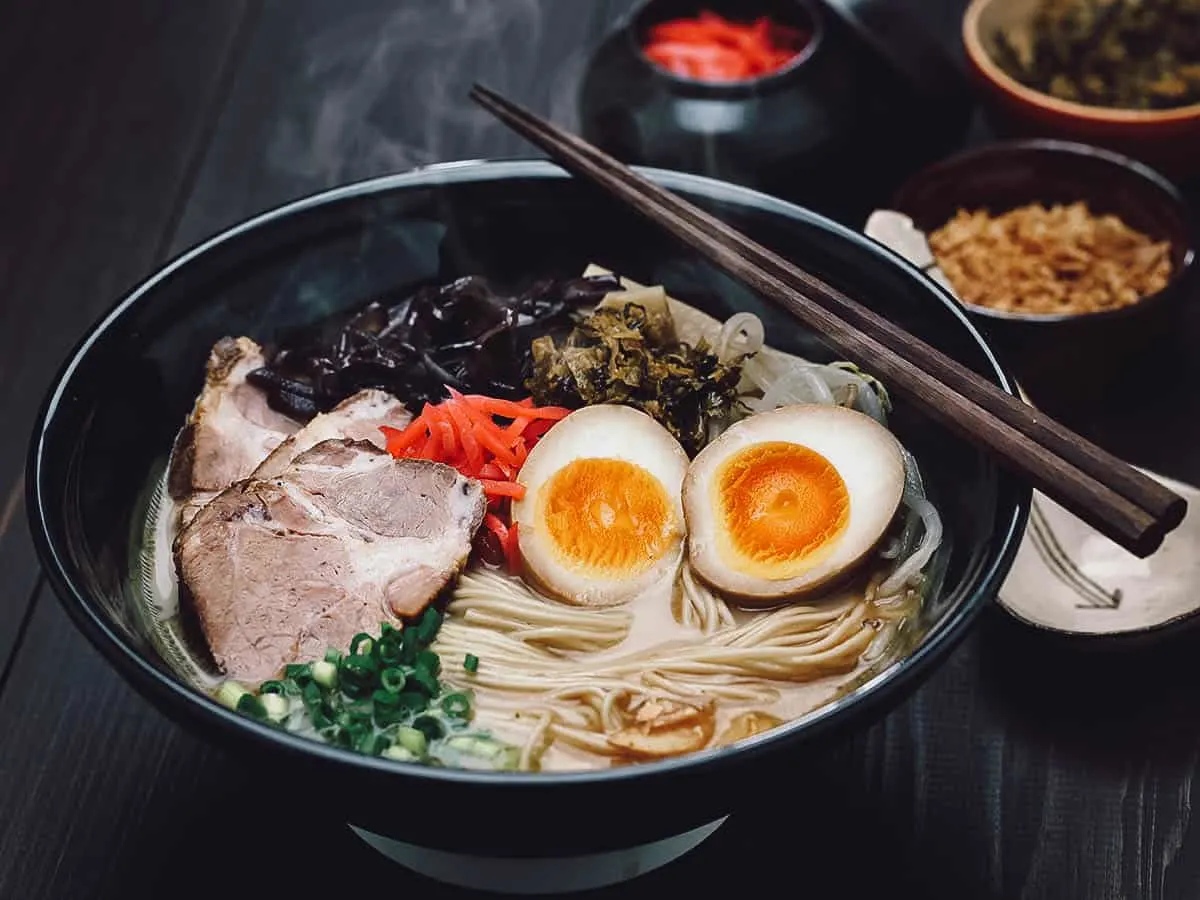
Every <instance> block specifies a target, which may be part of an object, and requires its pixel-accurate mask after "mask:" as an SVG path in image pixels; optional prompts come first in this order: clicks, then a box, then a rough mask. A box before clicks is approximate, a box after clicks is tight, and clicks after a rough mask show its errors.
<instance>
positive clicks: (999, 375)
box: [25, 159, 1032, 791]
mask: <svg viewBox="0 0 1200 900" xmlns="http://www.w3.org/2000/svg"><path fill="white" fill-rule="evenodd" d="M636 168H637V171H639V172H640V173H641V174H643V175H645V176H648V177H650V178H652V179H653V180H655V181H656V182H657V183H659V184H661V185H662V186H664V187H666V188H667V189H668V190H678V191H683V192H685V193H686V192H689V191H690V192H691V193H694V194H697V195H700V196H703V197H704V198H705V199H707V200H712V201H716V202H725V203H731V204H735V205H740V206H742V207H750V208H753V209H755V210H756V211H758V212H762V213H766V214H769V215H775V216H781V217H784V218H787V219H790V220H793V221H802V222H807V223H810V224H819V225H820V226H821V227H822V228H826V229H828V230H829V231H832V232H833V233H834V234H837V235H838V236H839V237H842V238H844V239H846V240H848V241H850V242H852V243H855V244H858V245H859V246H862V247H864V248H865V249H866V250H868V251H869V252H872V253H875V254H878V255H881V256H884V257H885V258H888V259H890V260H891V261H892V262H893V263H894V264H896V265H899V266H900V267H901V268H903V269H905V270H906V271H908V272H909V274H910V275H912V276H913V277H915V278H917V280H918V281H920V282H922V284H923V285H924V286H925V287H926V288H927V290H929V291H930V292H931V297H932V298H936V299H937V300H939V301H940V302H941V303H942V304H943V306H944V307H945V308H946V309H947V311H948V312H949V313H950V314H951V315H952V316H953V317H954V318H956V319H957V320H958V324H959V326H960V327H961V328H962V329H963V330H964V331H965V332H966V334H967V335H968V336H969V337H970V338H972V339H973V340H974V342H975V344H976V346H977V347H978V348H979V350H980V351H981V352H982V353H983V355H984V358H985V359H986V360H987V362H988V365H989V366H990V368H991V371H990V372H989V375H990V376H993V377H994V378H995V379H996V381H997V384H998V386H999V387H1000V388H1001V389H1002V390H1006V391H1008V392H1009V393H1013V394H1014V395H1016V386H1015V382H1014V381H1013V379H1012V377H1011V376H1010V374H1009V373H1008V371H1007V369H1005V368H1004V366H1003V364H1002V363H1001V362H1000V361H999V359H998V358H997V357H996V354H995V352H994V351H993V350H992V348H991V346H990V344H989V343H988V342H987V341H986V339H985V338H984V337H983V336H982V335H981V334H980V332H979V331H978V329H977V328H976V327H975V325H974V324H973V323H972V322H971V321H970V319H969V318H968V317H967V316H966V315H965V314H964V312H963V310H962V308H961V306H960V305H959V304H957V303H956V302H955V301H954V300H953V298H952V297H951V296H950V295H949V294H948V293H947V292H946V291H945V290H944V289H943V288H942V287H941V286H940V285H938V284H937V283H936V282H935V281H933V280H932V279H930V278H928V276H926V275H925V274H924V273H922V272H921V271H920V270H919V269H917V268H916V267H915V266H913V265H912V264H911V263H909V262H908V261H907V260H905V259H904V258H903V257H902V256H900V255H899V254H897V253H895V252H893V251H891V250H890V249H888V248H886V247H883V246H882V245H879V244H877V243H875V242H874V241H871V240H870V239H869V238H866V237H864V236H863V235H861V234H860V233H858V232H856V231H854V230H853V229H850V228H848V227H846V226H843V225H841V224H840V223H837V222H834V221H832V220H830V219H827V218H825V217H823V216H820V215H818V214H816V213H814V212H811V211H809V210H806V209H804V208H802V207H799V206H797V205H795V204H791V203H788V202H786V201H783V200H780V199H778V198H775V197H772V196H770V195H767V194H764V193H761V192H758V191H754V190H752V189H750V188H746V187H742V186H739V185H734V184H731V183H729V182H724V181H720V180H718V179H714V178H708V177H705V176H700V175H693V174H690V173H683V172H676V171H671V170H666V169H656V168H650V167H636ZM570 177H571V176H570V175H569V173H567V172H566V171H564V170H563V169H561V168H560V167H558V166H557V165H555V164H553V163H551V162H549V161H548V160H544V159H472V160H460V161H453V162H445V163H435V164H432V165H427V166H421V167H417V168H415V169H412V170H410V171H407V172H404V173H401V174H394V175H385V176H382V177H378V178H372V179H367V180H364V181H359V182H355V183H351V184H347V185H344V186H340V187H335V188H332V189H329V190H325V191H321V192H318V193H315V194H311V195H309V196H306V197H302V198H300V199H297V200H294V201H291V202H289V203H285V204H282V205H280V206H277V207H275V208H272V209H269V210H267V211H265V212H262V213H260V214H257V215H255V216H252V217H250V218H248V219H245V220H243V221H241V222H238V223H236V224H234V225H232V226H230V227H228V228H226V229H224V230H222V231H220V232H218V233H216V234H215V235H213V236H211V237H209V238H207V239H205V240H202V241H200V242H199V243H198V244H196V245H194V246H193V247H192V248H190V249H188V250H186V251H184V252H182V253H181V254H179V255H177V256H176V257H175V258H174V259H172V260H170V261H168V262H166V263H165V264H163V265H161V266H159V267H158V268H157V269H156V270H155V271H154V272H153V273H152V274H151V275H149V276H148V277H147V278H146V279H144V280H143V281H141V282H140V283H139V284H138V285H136V286H135V287H134V288H132V289H131V290H129V291H127V292H126V293H125V294H124V295H123V296H122V298H121V299H119V300H118V301H117V302H116V304H115V305H114V306H112V307H111V308H110V309H109V311H108V312H107V313H105V314H104V315H102V316H101V317H100V318H99V319H98V320H97V321H96V323H95V324H94V325H93V326H92V327H91V328H90V329H89V330H88V332H87V333H86V334H85V335H84V337H83V338H81V339H80V341H79V342H78V343H77V344H76V346H75V348H74V349H73V350H72V351H71V352H70V354H69V355H68V356H67V357H66V359H65V361H64V363H63V365H62V366H61V368H60V369H59V371H58V373H57V374H56V375H55V378H54V380H53V381H52V382H51V386H50V388H49V389H48V391H47V394H46V397H45V400H44V401H43V404H42V407H41V410H40V411H39V414H38V418H37V421H36V424H35V426H34V430H33V437H32V440H31V443H30V447H29V453H28V457H27V463H26V494H25V497H26V505H27V515H28V519H29V525H30V530H31V532H32V537H33V541H34V545H35V548H36V550H37V553H38V557H39V559H40V560H41V563H42V566H43V571H44V572H45V574H46V576H47V578H48V580H49V582H50V584H51V586H52V587H53V589H54V593H55V595H56V596H57V597H58V599H59V601H60V603H61V604H62V606H63V607H65V609H66V611H67V613H68V615H69V617H70V618H71V619H72V621H73V622H74V623H75V625H76V627H77V628H79V630H80V631H82V632H83V633H84V635H85V637H87V638H88V640H89V641H90V642H91V643H92V645H93V646H94V647H95V648H96V649H97V650H98V651H99V652H100V653H101V655H102V656H104V657H105V658H106V659H107V660H108V661H109V662H110V664H112V665H113V667H114V668H115V669H116V670H117V671H118V673H119V674H120V675H121V676H122V677H124V678H125V679H126V680H127V681H128V682H129V683H130V684H131V685H133V686H134V687H135V688H136V689H138V690H139V692H141V693H143V694H144V695H145V696H147V698H148V699H151V700H156V701H158V702H159V703H160V704H161V706H160V709H166V710H170V711H171V714H172V717H173V718H174V717H176V716H178V718H180V719H185V718H186V719H187V720H188V721H189V722H190V723H193V725H194V726H195V725H198V724H199V723H203V724H204V725H205V726H206V727H210V726H211V729H210V730H211V736H206V739H207V740H210V741H211V740H214V739H215V736H216V734H217V733H221V734H223V735H224V736H225V737H227V738H228V739H229V740H230V742H231V743H234V742H246V741H251V740H252V741H254V742H255V743H257V744H258V745H259V746H268V747H270V748H271V749H272V751H276V752H280V753H281V754H283V755H284V756H286V757H289V758H291V759H293V760H297V761H300V762H306V763H312V762H314V761H320V763H321V764H322V765H323V766H326V767H330V768H331V769H336V770H338V771H339V772H342V773H345V774H347V775H350V774H355V773H357V774H371V775H374V776H381V777H396V778H412V779H419V780H421V781H423V782H425V783H443V784H447V785H459V786H463V785H474V786H486V787H488V788H489V789H492V790H512V791H515V790H531V789H533V790H538V789H542V790H546V789H550V788H564V787H584V786H587V785H592V786H597V785H606V784H612V783H616V782H619V783H628V782H636V781H645V780H647V779H653V778H659V777H666V776H670V775H673V774H674V775H678V774H682V773H685V772H686V774H687V775H688V776H689V777H695V776H698V775H700V774H701V773H709V772H713V771H717V770H722V769H728V768H730V767H731V766H734V765H744V764H746V763H748V762H750V761H751V760H754V759H761V758H762V757H763V756H764V755H768V754H772V753H779V752H781V751H783V750H785V749H786V748H787V747H789V746H794V745H798V744H802V743H804V742H805V741H809V740H812V739H814V738H816V737H817V736H819V735H821V734H823V733H826V732H827V731H829V730H830V729H831V728H832V727H833V726H835V725H837V724H839V723H845V722H848V721H849V720H851V719H853V718H854V717H855V716H856V715H859V714H861V713H863V712H864V711H865V710H867V709H870V708H877V707H878V706H879V704H881V703H882V702H884V701H885V700H886V699H888V698H889V697H893V696H896V695H898V694H900V693H901V692H902V691H903V690H904V689H906V688H912V687H915V686H916V684H917V683H919V682H920V681H921V680H923V679H921V678H919V677H918V676H922V675H924V676H927V675H928V674H930V673H931V672H932V669H933V667H934V665H935V664H936V663H937V662H938V661H940V660H942V659H944V658H945V656H946V655H947V654H948V653H949V652H950V650H952V649H953V648H954V647H955V646H957V645H958V644H959V643H960V642H961V640H962V639H963V638H964V637H965V636H966V633H967V631H968V628H969V626H970V625H971V624H972V623H973V622H974V621H975V619H976V618H977V616H978V615H979V614H980V613H981V612H982V611H983V609H984V608H985V607H986V606H987V604H988V601H989V600H991V599H992V598H994V597H995V595H996V593H997V592H998V591H999V589H1000V586H1001V584H1002V583H1003V580H1004V578H1005V577H1006V575H1007V573H1008V571H1009V569H1010V568H1011V565H1012V562H1013V559H1014V558H1015V555H1016V552H1017V549H1018V548H1019V546H1020V541H1021V537H1022V535H1023V534H1024V530H1025V525H1026V521H1027V518H1028V514H1029V504H1030V499H1031V496H1032V488H1031V487H1030V486H1029V485H1027V484H1023V483H1020V482H1010V484H1011V486H1012V487H1013V488H1014V489H1015V491H1010V492H1008V493H1009V497H1010V502H1009V504H1008V506H1009V507H1010V508H1009V509H1007V510H1005V509H1004V508H1003V505H999V504H998V507H997V510H996V519H997V527H996V531H995V532H994V533H993V535H992V537H991V544H992V546H993V548H994V549H992V550H991V551H989V552H988V553H986V554H983V558H982V559H980V560H979V561H978V562H977V564H976V566H975V567H974V571H973V572H972V579H973V581H974V586H973V587H972V588H970V589H969V590H968V591H967V592H966V593H965V596H964V599H963V601H962V602H961V603H960V604H959V606H958V608H957V609H954V610H951V611H949V612H948V613H947V615H946V618H945V619H944V620H943V621H942V622H940V623H939V625H938V627H937V629H936V630H935V631H934V633H933V634H931V636H930V637H929V638H928V639H927V640H926V641H925V642H923V643H922V644H921V645H920V646H919V647H917V648H916V650H914V651H913V652H912V653H911V654H910V655H909V656H907V657H904V658H903V659H900V660H898V661H896V662H895V663H894V664H893V665H891V666H889V667H887V668H886V669H884V670H883V671H882V672H879V673H877V674H876V675H875V676H874V677H872V678H871V679H869V680H868V681H866V682H865V683H863V684H861V685H859V686H858V687H856V688H855V689H854V690H853V691H851V692H850V693H848V694H846V695H844V696H841V697H838V698H837V699H835V700H833V701H831V702H830V703H827V704H825V705H823V706H821V707H819V708H818V709H816V710H813V711H811V712H809V713H807V714H805V715H804V716H801V717H798V718H797V719H794V720H792V721H790V722H788V723H786V724H784V725H781V726H779V727H778V728H774V729H771V730H770V731H767V732H764V733H763V734H761V735H758V736H756V737H752V738H749V739H747V740H745V741H743V742H741V743H740V744H738V745H735V746H730V747H723V748H712V749H705V750H702V751H698V752H696V753H691V754H688V755H685V756H681V757H675V758H671V759H666V760H658V761H652V762H644V763H639V764H637V765H631V766H619V767H615V768H608V769H592V770H578V771H551V772H488V771H477V770H459V769H452V768H448V767H447V768H440V767H432V766H414V765H408V764H404V763H399V762H395V761H391V760H387V759H384V758H382V757H372V756H366V755H364V754H359V753H355V752H353V751H351V750H345V749H341V748H338V747H334V746H332V745H328V744H322V743H320V742H317V741H313V740H311V739H309V738H305V737H300V736H298V735H294V734H291V733H289V732H284V731H280V730H279V729H277V728H273V727H271V726H269V725H266V724H264V723H261V722H258V721H256V720H254V719H251V718H249V717H248V716H245V715H242V714H239V713H237V712H235V711H233V710H230V709H228V708H227V707H225V706H223V705H221V704H220V703H218V702H217V701H216V700H215V699H214V698H213V697H211V696H209V695H206V694H204V693H203V692H202V691H199V690H197V689H196V688H194V687H192V686H191V685H189V684H187V683H185V682H184V681H183V680H182V679H180V678H178V677H176V676H174V675H172V674H170V673H168V672H166V671H164V670H162V669H160V668H159V667H157V666H156V665H154V664H153V663H151V662H150V660H149V659H147V658H145V657H144V656H143V655H142V654H141V653H140V652H139V650H138V649H137V648H136V647H135V646H134V645H133V644H132V642H131V641H130V640H129V639H128V638H127V637H126V636H125V635H124V634H123V633H122V632H121V631H120V630H119V629H117V628H115V627H114V626H113V625H112V624H111V623H110V622H109V621H108V620H107V619H106V618H105V617H103V616H102V615H101V614H100V613H99V612H98V609H97V607H96V606H95V604H94V603H93V602H91V601H89V600H88V596H87V595H88V591H87V590H86V589H85V588H84V586H83V585H82V583H81V579H80V578H78V576H77V573H76V567H75V566H73V565H72V564H71V563H70V561H69V560H68V559H67V558H66V555H65V554H64V553H62V552H60V551H59V549H58V548H56V547H55V546H54V543H53V542H52V540H51V535H50V526H49V521H50V520H51V519H52V518H53V517H54V512H53V511H52V509H51V508H50V506H49V504H48V502H47V498H46V497H45V496H44V493H43V491H44V484H45V483H46V482H47V480H48V479H49V478H51V477H53V476H51V475H50V474H49V473H48V472H47V470H46V466H45V450H46V446H45V444H46V438H47V431H48V429H49V427H50V424H51V422H52V421H53V419H54V417H55V415H56V413H57V410H58V408H59V406H60V405H63V404H64V403H65V402H66V401H67V400H68V388H69V387H70V385H71V381H72V378H73V376H74V375H75V372H76V370H77V369H78V368H79V366H80V365H81V363H82V361H83V359H84V358H85V357H86V356H87V354H88V353H89V351H90V350H91V348H92V347H93V345H95V344H96V343H97V342H98V341H100V340H101V338H102V337H104V336H105V334H106V333H107V332H108V331H109V330H110V329H111V328H112V327H113V326H114V325H115V324H117V323H119V321H120V320H121V318H122V317H123V315H124V314H125V312H126V311H127V310H128V309H130V308H131V307H133V306H134V305H136V304H138V303H139V302H141V301H142V298H144V297H146V296H147V295H150V294H151V293H152V292H153V291H154V290H155V289H156V288H157V287H158V285H159V284H161V283H163V282H165V281H166V280H168V279H170V278H172V277H173V276H174V275H175V274H176V273H177V272H178V271H179V270H180V269H183V268H184V267H186V266H187V265H188V264H189V263H190V262H191V261H192V260H194V259H195V258H197V257H199V256H201V255H202V254H205V253H207V252H209V251H211V250H213V249H215V248H217V247H219V246H220V245H222V244H225V243H227V242H230V241H234V240H237V239H238V238H239V237H241V236H242V235H244V234H247V233H249V232H252V231H257V230H259V229H262V228H265V227H269V226H270V225H271V224H272V223H274V222H276V221H278V220H281V219H286V218H288V217H290V216H292V215H294V214H296V213H300V212H302V211H306V210H310V209H313V208H316V207H319V206H322V205H325V204H329V203H333V202H336V201H342V200H348V199H354V198H360V197H366V196H371V195H382V194H384V193H386V192H389V191H393V190H398V189H406V188H435V187H437V186H439V185H456V184H463V183H478V182H488V181H492V182H505V181H509V182H511V181H515V180H518V179H552V178H561V179H566V178H570ZM996 471H997V475H998V477H1000V478H1002V479H1003V478H1005V477H1006V476H1005V474H1004V472H1003V470H1000V469H999V468H998V467H997V469H996ZM197 730H199V729H198V728H197Z"/></svg>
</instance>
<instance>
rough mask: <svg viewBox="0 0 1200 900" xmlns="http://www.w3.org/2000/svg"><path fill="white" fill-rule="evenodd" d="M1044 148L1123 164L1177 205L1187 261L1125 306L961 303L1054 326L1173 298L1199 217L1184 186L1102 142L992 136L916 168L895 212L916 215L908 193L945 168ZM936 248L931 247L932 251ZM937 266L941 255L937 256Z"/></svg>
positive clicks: (896, 197) (1192, 260) (1192, 256)
mask: <svg viewBox="0 0 1200 900" xmlns="http://www.w3.org/2000/svg"><path fill="white" fill-rule="evenodd" d="M1040 153H1049V154H1061V155H1063V156H1074V157H1081V158H1087V159H1090V160H1100V161H1101V162H1103V163H1105V164H1107V165H1110V166H1112V167H1113V168H1115V169H1121V170H1124V171H1126V172H1128V173H1129V174H1131V175H1133V176H1135V177H1136V178H1138V179H1139V182H1140V183H1141V184H1142V185H1143V186H1144V187H1145V188H1146V190H1147V191H1157V192H1158V193H1160V194H1161V195H1163V196H1164V197H1166V198H1167V200H1169V201H1170V204H1171V205H1172V206H1173V207H1175V209H1176V211H1177V212H1178V214H1179V218H1180V219H1181V220H1182V221H1183V223H1184V226H1185V231H1186V233H1187V235H1188V239H1187V243H1186V244H1185V245H1184V247H1183V261H1182V262H1181V263H1180V264H1179V266H1177V267H1176V268H1175V271H1174V272H1172V273H1171V277H1170V278H1169V279H1168V280H1167V283H1166V285H1165V286H1164V287H1163V288H1162V289H1161V290H1157V291H1155V292H1154V293H1153V294H1148V295H1147V296H1145V297H1142V298H1141V299H1139V300H1138V301H1137V302H1136V303H1131V304H1129V305H1128V306H1122V307H1119V308H1117V309H1106V310H1101V311H1099V312H1083V313H1040V314H1039V313H1020V312H1010V311H1006V310H999V309H991V308H989V307H986V306H978V305H976V304H974V303H968V302H966V301H965V300H961V299H959V298H958V297H957V296H956V297H955V301H956V302H957V303H959V304H961V305H962V306H963V307H964V308H965V309H967V310H969V311H970V313H971V314H972V315H978V316H981V317H986V318H989V319H1000V320H1003V321H1007V322H1026V323H1029V324H1031V325H1035V324H1041V325H1050V324H1055V323H1060V324H1061V323H1067V322H1101V321H1107V320H1112V319H1122V318H1125V317H1127V316H1136V315H1140V314H1142V313H1143V312H1145V311H1146V310H1147V309H1153V308H1154V307H1157V306H1158V305H1160V304H1161V303H1162V302H1164V301H1165V300H1168V299H1170V297H1171V296H1172V295H1173V294H1174V293H1175V291H1176V290H1177V289H1178V287H1179V285H1180V284H1181V283H1182V282H1184V281H1185V280H1186V279H1188V278H1191V277H1192V274H1193V273H1194V271H1195V269H1196V261H1197V253H1198V252H1200V251H1198V249H1197V248H1198V245H1200V225H1198V223H1197V219H1196V216H1195V215H1194V214H1193V213H1192V209H1191V206H1190V205H1189V204H1188V202H1187V200H1185V199H1184V196H1183V194H1182V193H1181V192H1180V190H1179V188H1177V187H1176V186H1175V184H1174V183H1173V182H1172V181H1170V180H1169V179H1168V178H1167V177H1166V176H1165V175H1163V174H1162V173H1161V172H1159V171H1158V170H1157V169H1155V168H1153V167H1152V166H1149V165H1147V164H1145V163H1143V162H1139V161H1138V160H1136V159H1133V158H1131V157H1128V156H1125V155H1123V154H1121V153H1117V152H1116V151H1113V150H1108V149H1105V148H1103V147H1096V146H1093V145H1091V144H1085V143H1082V142H1080V141H1066V140H1060V139H1056V138H1021V139H1014V140H1002V141H993V142H991V143H988V144H984V145H982V146H979V147H972V148H970V149H967V150H962V151H960V152H958V153H955V154H953V155H951V156H948V157H946V158H945V159H941V160H938V161H937V162H935V163H933V164H932V165H929V166H926V167H925V168H923V169H921V170H919V171H917V172H914V173H913V174H912V175H910V176H909V177H908V178H906V179H905V180H904V182H903V183H902V184H901V185H900V186H899V187H898V188H897V189H896V190H895V192H894V193H893V194H892V199H891V202H890V204H889V208H890V209H893V210H895V211H896V212H899V213H903V214H904V215H906V216H910V217H911V213H910V212H909V211H908V210H907V209H905V205H904V202H903V201H904V200H905V199H906V195H907V194H909V193H910V191H912V190H913V189H914V188H915V187H916V186H917V185H919V184H922V183H923V182H925V181H926V180H928V179H930V178H933V177H935V176H938V175H941V174H943V173H945V172H949V171H953V170H955V169H959V168H961V167H964V166H971V165H973V164H977V163H979V162H980V161H984V162H988V161H991V160H995V159H999V160H1012V161H1015V160H1016V159H1017V158H1018V157H1024V156H1026V155H1027V154H1030V155H1037V154H1040ZM1028 202H1030V203H1034V202H1037V201H1036V200H1030V201H1028ZM931 252H932V250H931ZM934 264H935V265H936V259H935V261H934Z"/></svg>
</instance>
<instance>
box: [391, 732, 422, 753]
mask: <svg viewBox="0 0 1200 900" xmlns="http://www.w3.org/2000/svg"><path fill="white" fill-rule="evenodd" d="M396 744H397V745H398V746H400V747H403V748H404V749H405V750H407V751H408V752H409V753H412V754H414V755H415V756H424V755H425V751H426V749H427V748H428V746H429V742H428V739H427V738H426V737H425V732H423V731H421V730H420V729H418V728H403V727H402V728H397V729H396Z"/></svg>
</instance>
